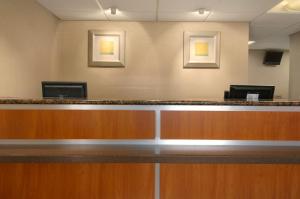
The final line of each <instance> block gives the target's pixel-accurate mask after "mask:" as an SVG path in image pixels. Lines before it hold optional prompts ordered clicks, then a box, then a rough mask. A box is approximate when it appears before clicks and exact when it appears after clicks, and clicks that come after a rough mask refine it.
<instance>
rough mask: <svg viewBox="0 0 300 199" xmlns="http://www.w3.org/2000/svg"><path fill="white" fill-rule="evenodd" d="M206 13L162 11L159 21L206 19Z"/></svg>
mask: <svg viewBox="0 0 300 199" xmlns="http://www.w3.org/2000/svg"><path fill="white" fill-rule="evenodd" d="M207 17H208V14H206V15H199V13H198V12H161V13H159V14H158V20H159V21H205V20H206V18H207Z"/></svg>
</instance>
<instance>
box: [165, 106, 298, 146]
mask: <svg viewBox="0 0 300 199" xmlns="http://www.w3.org/2000/svg"><path fill="white" fill-rule="evenodd" d="M161 121H162V123H161V128H162V129H161V136H162V138H164V139H225V140H239V139H241V140H300V113H297V112H198V111H197V112H187V111H186V112H180V111H163V112H162V115H161Z"/></svg>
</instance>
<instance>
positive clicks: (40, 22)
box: [0, 0, 58, 98]
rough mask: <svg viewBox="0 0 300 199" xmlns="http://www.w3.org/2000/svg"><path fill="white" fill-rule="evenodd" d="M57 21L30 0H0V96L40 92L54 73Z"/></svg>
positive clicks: (33, 94)
mask: <svg viewBox="0 0 300 199" xmlns="http://www.w3.org/2000/svg"><path fill="white" fill-rule="evenodd" d="M57 24H58V19H57V18H55V17H54V16H53V15H51V14H49V13H48V12H47V11H46V10H45V9H44V8H42V7H41V6H40V5H38V4H37V3H36V2H35V1H34V0H0V97H28V98H35V97H40V96H41V86H40V82H41V81H42V80H47V79H51V78H53V77H54V75H55V68H54V66H55V65H57V64H56V63H55V59H54V45H55V34H56V28H57Z"/></svg>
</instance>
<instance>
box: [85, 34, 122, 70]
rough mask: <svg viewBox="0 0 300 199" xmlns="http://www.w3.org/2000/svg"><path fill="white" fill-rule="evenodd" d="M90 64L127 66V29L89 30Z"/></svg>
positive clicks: (96, 65)
mask: <svg viewBox="0 0 300 199" xmlns="http://www.w3.org/2000/svg"><path fill="white" fill-rule="evenodd" d="M88 40H89V41H88V45H89V46H88V49H89V50H88V51H89V52H88V64H89V66H92V67H125V31H106V30H89V36H88Z"/></svg>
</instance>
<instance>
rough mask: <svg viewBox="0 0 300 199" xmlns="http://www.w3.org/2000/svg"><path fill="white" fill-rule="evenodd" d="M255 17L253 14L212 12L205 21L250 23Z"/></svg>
mask: <svg viewBox="0 0 300 199" xmlns="http://www.w3.org/2000/svg"><path fill="white" fill-rule="evenodd" d="M255 16H256V14H255V13H222V12H212V13H211V14H210V15H209V17H208V18H207V21H251V20H252V19H253V18H255Z"/></svg>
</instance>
